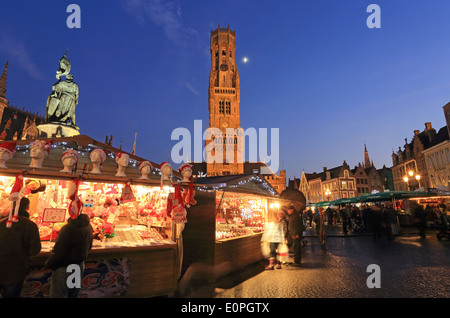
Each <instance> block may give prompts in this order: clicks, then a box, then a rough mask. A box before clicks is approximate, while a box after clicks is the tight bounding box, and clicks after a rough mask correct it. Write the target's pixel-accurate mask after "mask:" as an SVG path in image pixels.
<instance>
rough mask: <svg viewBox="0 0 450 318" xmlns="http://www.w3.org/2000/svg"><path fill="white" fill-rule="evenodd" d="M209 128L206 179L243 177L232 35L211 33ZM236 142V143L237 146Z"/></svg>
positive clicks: (238, 87)
mask: <svg viewBox="0 0 450 318" xmlns="http://www.w3.org/2000/svg"><path fill="white" fill-rule="evenodd" d="M210 51H211V71H210V74H209V89H208V90H209V91H208V110H209V125H208V130H207V131H208V133H207V135H206V140H205V155H206V163H207V167H206V169H207V174H208V176H220V175H230V174H242V173H244V162H243V153H242V150H241V149H242V147H241V145H242V142H241V141H240V140H239V139H240V138H239V137H240V136H242V130H241V129H240V122H239V102H240V83H239V71H238V67H237V65H236V58H235V52H236V31H232V30H230V27H229V26H228V28H226V29H221V28H220V25H219V27H218V28H217V30H214V31H213V30H211V42H210ZM238 141H239V142H238Z"/></svg>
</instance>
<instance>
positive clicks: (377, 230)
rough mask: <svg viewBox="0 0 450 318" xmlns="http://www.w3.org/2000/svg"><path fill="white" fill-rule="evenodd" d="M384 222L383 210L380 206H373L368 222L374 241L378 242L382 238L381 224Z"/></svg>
mask: <svg viewBox="0 0 450 318" xmlns="http://www.w3.org/2000/svg"><path fill="white" fill-rule="evenodd" d="M382 221H383V216H382V214H381V210H380V208H379V207H378V206H376V205H373V206H372V207H371V208H370V212H369V216H368V222H369V227H370V229H371V230H372V235H373V239H374V240H375V241H376V240H377V238H378V239H380V238H381V223H382Z"/></svg>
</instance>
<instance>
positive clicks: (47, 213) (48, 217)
mask: <svg viewBox="0 0 450 318" xmlns="http://www.w3.org/2000/svg"><path fill="white" fill-rule="evenodd" d="M65 220H66V209H57V208H47V209H44V214H43V215H42V222H51V223H60V222H64V221H65Z"/></svg>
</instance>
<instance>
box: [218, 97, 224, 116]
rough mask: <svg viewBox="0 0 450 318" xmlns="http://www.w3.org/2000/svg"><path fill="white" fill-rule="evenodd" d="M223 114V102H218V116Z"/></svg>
mask: <svg viewBox="0 0 450 318" xmlns="http://www.w3.org/2000/svg"><path fill="white" fill-rule="evenodd" d="M223 113H224V102H223V100H221V101H219V114H223Z"/></svg>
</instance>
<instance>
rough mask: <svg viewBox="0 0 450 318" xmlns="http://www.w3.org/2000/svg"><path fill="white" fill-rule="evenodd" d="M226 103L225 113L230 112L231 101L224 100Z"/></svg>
mask: <svg viewBox="0 0 450 318" xmlns="http://www.w3.org/2000/svg"><path fill="white" fill-rule="evenodd" d="M225 105H226V113H227V114H231V103H230V102H228V101H227V102H225Z"/></svg>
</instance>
